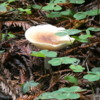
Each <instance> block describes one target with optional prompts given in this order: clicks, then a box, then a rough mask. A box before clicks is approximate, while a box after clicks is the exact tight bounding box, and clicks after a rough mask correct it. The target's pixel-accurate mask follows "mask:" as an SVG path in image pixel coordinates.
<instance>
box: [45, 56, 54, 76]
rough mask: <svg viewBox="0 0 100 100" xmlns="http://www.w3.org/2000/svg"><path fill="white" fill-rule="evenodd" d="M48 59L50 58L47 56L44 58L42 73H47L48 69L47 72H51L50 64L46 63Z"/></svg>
mask: <svg viewBox="0 0 100 100" xmlns="http://www.w3.org/2000/svg"><path fill="white" fill-rule="evenodd" d="M49 60H50V58H49V57H45V58H44V73H45V74H46V73H47V71H49V73H51V72H52V68H51V66H50V64H49V63H48V61H49Z"/></svg>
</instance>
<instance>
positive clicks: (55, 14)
mask: <svg viewBox="0 0 100 100" xmlns="http://www.w3.org/2000/svg"><path fill="white" fill-rule="evenodd" d="M73 15H74V12H73V11H72V10H71V9H67V10H65V11H60V12H59V11H58V12H57V11H56V12H54V11H53V12H49V14H47V15H46V16H47V17H49V18H54V17H61V16H73Z"/></svg>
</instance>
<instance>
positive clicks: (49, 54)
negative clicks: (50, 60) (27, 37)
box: [31, 50, 57, 57]
mask: <svg viewBox="0 0 100 100" xmlns="http://www.w3.org/2000/svg"><path fill="white" fill-rule="evenodd" d="M31 56H36V57H56V56H57V53H56V52H54V51H48V50H41V51H39V52H36V51H32V53H31Z"/></svg>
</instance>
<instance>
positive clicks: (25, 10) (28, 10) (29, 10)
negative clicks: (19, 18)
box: [18, 8, 32, 14]
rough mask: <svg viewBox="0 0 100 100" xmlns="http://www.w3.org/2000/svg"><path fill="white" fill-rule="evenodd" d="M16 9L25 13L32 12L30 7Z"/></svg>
mask: <svg viewBox="0 0 100 100" xmlns="http://www.w3.org/2000/svg"><path fill="white" fill-rule="evenodd" d="M18 10H19V11H20V12H21V13H23V12H25V13H26V14H31V13H32V12H31V9H23V8H18Z"/></svg>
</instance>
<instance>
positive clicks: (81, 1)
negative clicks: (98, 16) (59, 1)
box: [69, 0, 85, 4]
mask: <svg viewBox="0 0 100 100" xmlns="http://www.w3.org/2000/svg"><path fill="white" fill-rule="evenodd" d="M69 2H70V3H74V4H82V3H84V2H85V0H69Z"/></svg>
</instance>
